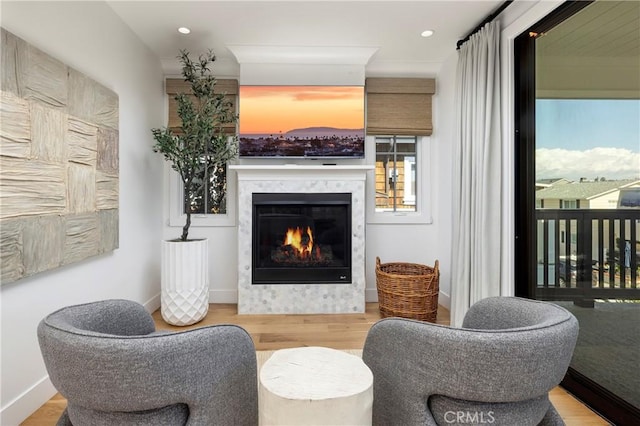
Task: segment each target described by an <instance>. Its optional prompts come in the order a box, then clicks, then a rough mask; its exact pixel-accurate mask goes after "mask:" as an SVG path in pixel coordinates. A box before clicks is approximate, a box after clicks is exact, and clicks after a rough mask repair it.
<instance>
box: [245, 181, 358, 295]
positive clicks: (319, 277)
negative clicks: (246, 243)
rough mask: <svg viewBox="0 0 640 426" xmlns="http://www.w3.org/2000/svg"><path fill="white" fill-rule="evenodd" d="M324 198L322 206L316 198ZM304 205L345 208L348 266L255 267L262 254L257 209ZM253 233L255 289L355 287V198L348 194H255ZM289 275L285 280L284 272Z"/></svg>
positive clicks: (252, 276)
mask: <svg viewBox="0 0 640 426" xmlns="http://www.w3.org/2000/svg"><path fill="white" fill-rule="evenodd" d="M274 195H277V196H278V200H273V198H272V197H273V196H274ZM318 196H322V202H321V203H319V202H318V199H317V197H318ZM292 204H294V205H302V206H314V205H316V206H327V205H336V206H345V207H346V219H347V220H346V221H345V235H346V237H345V242H344V246H345V247H344V249H345V252H346V253H347V255H346V256H347V258H346V260H347V263H348V265H347V266H344V267H341V266H333V267H307V268H276V267H269V268H260V267H256V265H258V263H259V253H258V250H257V249H256V248H257V247H258V245H259V235H258V232H256V229H257V228H256V223H257V222H256V221H257V220H258V208H259V207H260V206H265V205H270V206H277V205H292ZM251 209H252V221H253V222H252V223H253V225H252V229H251V242H252V243H251V257H252V266H251V283H252V284H253V285H264V284H285V285H286V284H289V285H291V284H351V283H352V276H351V275H352V274H351V271H352V255H353V253H352V249H351V247H352V246H351V242H352V238H353V236H352V232H351V230H352V228H351V227H352V223H351V222H352V218H353V216H352V194H351V193H350V192H346V193H334V192H331V193H273V192H266V193H263V192H255V193H253V194H252V206H251ZM285 271H286V274H287V276H288V279H287V280H286V281H283V280H282V275H283V272H285Z"/></svg>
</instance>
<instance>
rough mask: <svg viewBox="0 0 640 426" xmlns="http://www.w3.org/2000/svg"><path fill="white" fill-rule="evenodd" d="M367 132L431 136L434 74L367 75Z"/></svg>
mask: <svg viewBox="0 0 640 426" xmlns="http://www.w3.org/2000/svg"><path fill="white" fill-rule="evenodd" d="M365 87H366V92H367V134H368V135H409V136H430V135H431V133H432V132H433V124H432V120H431V113H432V106H431V105H432V103H431V97H432V95H433V94H434V93H435V88H436V81H435V79H433V78H367V80H366V83H365Z"/></svg>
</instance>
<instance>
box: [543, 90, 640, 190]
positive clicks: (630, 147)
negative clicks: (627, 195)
mask: <svg viewBox="0 0 640 426" xmlns="http://www.w3.org/2000/svg"><path fill="white" fill-rule="evenodd" d="M557 177H565V178H568V179H570V180H579V179H580V178H581V177H585V178H587V179H589V180H592V179H595V178H596V177H598V178H602V177H604V178H606V179H633V178H640V100H637V99H630V100H608V99H606V100H605V99H598V100H594V99H589V100H584V99H570V100H567V99H538V100H537V101H536V178H537V179H544V178H557Z"/></svg>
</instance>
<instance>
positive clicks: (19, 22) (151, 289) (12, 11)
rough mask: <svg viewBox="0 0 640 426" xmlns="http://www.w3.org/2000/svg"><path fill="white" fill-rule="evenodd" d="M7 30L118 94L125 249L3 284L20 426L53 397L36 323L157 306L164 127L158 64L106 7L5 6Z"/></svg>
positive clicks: (9, 400) (12, 404) (10, 391)
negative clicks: (117, 306) (53, 315)
mask: <svg viewBox="0 0 640 426" xmlns="http://www.w3.org/2000/svg"><path fill="white" fill-rule="evenodd" d="M1 12H2V15H1V19H2V26H3V27H4V28H6V29H7V30H8V31H10V32H12V33H14V34H15V35H17V36H18V37H21V38H23V39H24V40H26V41H27V42H29V43H31V44H32V45H34V46H36V47H38V48H40V49H41V50H43V51H44V52H46V53H48V54H49V55H51V56H53V57H55V58H57V59H59V60H61V61H62V62H64V63H66V64H67V65H69V66H71V67H73V68H75V69H77V70H79V71H81V72H83V73H85V74H87V75H88V76H89V77H91V78H93V79H94V80H96V81H98V82H99V83H101V84H103V85H105V86H107V87H109V88H110V89H112V90H114V91H115V92H116V93H117V94H118V95H119V98H120V248H119V249H117V250H115V251H114V252H113V253H109V254H105V255H102V256H98V257H95V258H90V259H87V260H85V261H82V262H80V263H77V264H73V265H69V266H66V267H64V268H60V269H57V270H54V271H51V272H45V273H41V274H39V275H36V276H33V277H30V278H27V279H23V280H20V281H17V282H15V283H11V284H7V285H3V286H2V287H1V289H0V297H1V299H2V300H1V306H2V313H1V320H2V352H1V354H2V360H1V365H2V370H1V372H2V379H1V382H2V384H1V386H2V395H1V407H2V408H1V410H2V412H1V419H0V424H2V425H17V424H18V423H20V422H21V421H22V420H24V419H25V418H26V417H28V416H29V415H30V414H31V413H32V412H33V411H34V410H36V409H37V408H38V407H40V406H41V405H42V404H43V403H44V402H45V401H46V400H47V399H49V398H50V397H51V396H53V394H54V393H55V389H54V388H53V387H52V386H51V384H50V382H49V380H48V378H47V373H46V370H45V367H44V364H43V361H42V357H41V355H40V349H39V347H38V342H37V338H36V327H37V324H38V322H39V321H40V320H41V319H42V318H43V317H44V316H45V315H47V314H48V313H50V312H52V311H54V310H56V309H58V308H60V307H62V306H65V305H70V304H76V303H83V302H87V301H93V300H98V299H106V298H125V299H131V300H135V301H138V302H141V303H144V304H145V305H146V306H147V309H149V310H155V309H157V308H158V306H159V299H158V294H159V291H160V283H159V282H160V279H159V270H160V269H159V257H160V253H159V251H160V250H159V247H160V240H161V238H162V202H161V200H162V192H163V191H162V177H163V174H162V163H163V162H162V159H161V157H159V156H158V154H154V153H153V152H152V150H151V145H152V143H153V140H152V137H151V132H150V130H149V129H150V128H152V127H158V126H161V125H163V123H164V121H165V120H164V98H163V76H162V71H161V67H160V61H159V60H158V59H157V58H156V57H155V56H154V55H153V54H152V53H151V52H150V50H148V49H147V48H146V47H145V46H144V45H143V44H142V43H141V42H140V41H139V40H138V39H137V37H136V36H135V35H133V33H132V32H131V31H130V30H129V28H128V27H127V26H126V25H125V24H124V23H123V22H122V21H121V20H120V19H119V18H118V17H117V16H116V15H115V14H114V13H113V12H112V10H111V9H110V8H109V6H107V5H106V4H105V3H103V2H2V9H1Z"/></svg>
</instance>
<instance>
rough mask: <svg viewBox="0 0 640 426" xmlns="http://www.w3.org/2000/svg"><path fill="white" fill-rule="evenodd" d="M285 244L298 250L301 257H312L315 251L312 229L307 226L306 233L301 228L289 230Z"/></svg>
mask: <svg viewBox="0 0 640 426" xmlns="http://www.w3.org/2000/svg"><path fill="white" fill-rule="evenodd" d="M305 235H306V237H305ZM283 244H284V245H285V246H291V247H293V248H294V249H296V250H297V252H298V255H299V256H300V257H307V256H310V255H311V253H312V250H313V233H312V232H311V227H309V226H307V230H306V231H303V230H302V229H300V228H299V227H297V228H295V229H293V228H289V229H287V234H286V235H285V237H284V243H283Z"/></svg>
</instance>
